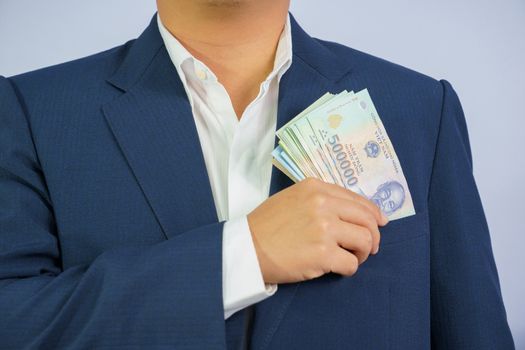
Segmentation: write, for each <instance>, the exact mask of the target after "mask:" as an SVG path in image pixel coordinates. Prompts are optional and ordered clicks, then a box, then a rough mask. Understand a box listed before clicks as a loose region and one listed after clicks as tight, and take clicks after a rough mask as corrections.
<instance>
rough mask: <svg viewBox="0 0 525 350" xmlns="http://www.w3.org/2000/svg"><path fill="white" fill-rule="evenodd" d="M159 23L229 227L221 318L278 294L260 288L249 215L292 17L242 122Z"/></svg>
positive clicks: (266, 161) (262, 178)
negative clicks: (272, 65)
mask: <svg viewBox="0 0 525 350" xmlns="http://www.w3.org/2000/svg"><path fill="white" fill-rule="evenodd" d="M157 22H158V26H159V30H160V33H161V35H162V39H163V41H164V44H165V46H166V48H167V50H168V53H169V56H170V58H171V60H172V62H173V64H174V65H175V67H176V69H177V72H178V74H179V76H180V79H181V80H182V83H183V85H184V88H185V90H186V94H187V95H188V98H189V101H190V104H191V108H192V112H193V117H194V119H195V125H196V127H197V132H198V135H199V141H200V144H201V147H202V152H203V155H204V161H205V163H206V170H207V172H208V177H209V179H210V185H211V190H212V193H213V199H214V202H215V207H216V209H217V216H218V218H219V221H226V222H225V224H224V228H223V232H222V235H223V241H222V243H223V250H222V271H223V278H222V288H223V304H224V318H225V319H226V318H228V317H230V316H231V315H232V314H234V313H235V312H237V311H239V310H241V309H243V308H245V307H247V306H249V305H252V304H254V303H257V302H259V301H261V300H263V299H265V298H267V297H269V296H271V295H273V294H274V293H275V292H276V291H277V285H276V284H265V283H264V280H263V277H262V273H261V269H260V266H259V262H258V260H257V254H256V252H255V247H254V245H253V240H252V236H251V233H250V229H249V227H248V221H247V217H246V215H247V214H249V213H250V212H251V211H252V210H253V209H255V208H256V207H257V206H258V205H259V204H260V203H262V202H263V201H264V200H265V199H266V198H268V195H269V189H270V178H271V171H272V163H271V158H272V156H271V152H272V149H273V146H274V139H275V128H276V120H277V98H278V91H279V80H280V78H281V76H282V75H283V74H284V73H285V72H286V70H287V69H288V68H289V67H290V64H291V61H292V41H291V32H290V18H288V19H287V21H286V24H285V27H284V29H283V32H282V34H281V37H280V39H279V43H278V46H277V51H276V55H275V61H274V68H273V71H272V72H271V73H270V74H269V75H268V77H267V78H266V80H265V81H264V82H262V83H261V85H260V89H259V94H258V95H257V97H256V98H255V99H254V100H253V101H252V102H251V103H250V104H249V105H248V107H247V108H246V109H245V111H244V113H243V114H242V116H241V118H240V120H239V119H237V116H236V114H235V111H234V109H233V105H232V103H231V100H230V97H229V95H228V92H227V91H226V89H225V88H224V86H223V85H222V84H221V83H220V82H219V81H218V80H217V77H216V76H215V74H214V73H213V72H212V71H211V70H210V69H209V68H208V67H207V66H206V65H205V64H204V63H203V62H201V61H199V60H198V59H197V58H195V57H194V56H192V55H191V54H190V53H189V52H188V50H186V48H185V47H184V46H183V45H182V44H181V43H180V42H179V41H178V40H177V39H176V38H175V37H174V36H173V35H172V34H171V33H170V32H169V31H168V30H167V29H166V27H164V25H163V24H162V22H161V20H160V17H159V16H157ZM174 117H175V116H174Z"/></svg>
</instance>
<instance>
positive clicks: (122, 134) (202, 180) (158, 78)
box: [103, 18, 217, 238]
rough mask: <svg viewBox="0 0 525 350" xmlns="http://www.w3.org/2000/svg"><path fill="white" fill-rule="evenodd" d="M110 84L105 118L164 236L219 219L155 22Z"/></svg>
mask: <svg viewBox="0 0 525 350" xmlns="http://www.w3.org/2000/svg"><path fill="white" fill-rule="evenodd" d="M109 81H110V83H111V84H113V85H114V86H116V87H118V88H119V89H122V90H124V91H125V92H124V94H123V95H121V96H120V97H119V98H117V99H116V100H115V101H112V102H111V103H109V104H107V105H105V106H104V107H103V112H104V115H105V117H106V120H107V122H108V124H109V126H110V128H111V130H112V132H113V134H114V136H115V138H116V140H117V142H118V144H119V145H120V147H121V149H122V152H123V153H124V155H125V157H126V159H127V161H128V163H129V166H130V167H131V169H132V171H133V173H134V175H135V177H136V179H137V181H138V183H139V184H140V187H141V188H142V190H143V192H144V195H145V197H146V198H147V200H148V202H149V204H150V206H151V208H152V210H153V212H154V214H155V216H156V218H157V220H158V221H159V223H160V225H161V227H162V229H163V231H164V233H165V235H166V237H167V238H170V237H173V236H174V235H176V234H177V233H181V232H184V231H187V230H190V229H192V228H194V227H197V226H202V225H206V224H209V223H212V222H216V221H217V216H216V210H215V206H214V201H213V196H212V192H211V188H210V183H209V179H208V176H207V171H206V166H205V163H204V158H203V155H202V150H201V146H200V143H199V137H198V134H197V130H196V127H195V122H194V119H193V115H192V111H191V106H190V104H189V101H188V98H187V96H186V93H185V90H184V87H183V85H182V82H181V80H180V79H179V77H178V74H177V71H176V69H175V67H174V65H173V63H172V62H171V60H170V58H169V55H168V53H167V50H166V49H165V47H164V46H163V43H162V39H161V37H160V33H159V32H158V29H157V25H156V21H155V18H154V19H153V20H152V22H151V24H150V26H149V27H148V28H147V29H146V31H145V32H144V33H143V34H142V35H141V37H139V38H138V39H137V40H136V42H135V43H134V44H133V46H132V47H131V48H130V51H129V53H128V56H127V57H126V59H125V60H124V62H123V64H122V66H121V68H120V69H119V70H118V71H117V72H116V74H115V75H114V76H113V77H112V78H110V80H109Z"/></svg>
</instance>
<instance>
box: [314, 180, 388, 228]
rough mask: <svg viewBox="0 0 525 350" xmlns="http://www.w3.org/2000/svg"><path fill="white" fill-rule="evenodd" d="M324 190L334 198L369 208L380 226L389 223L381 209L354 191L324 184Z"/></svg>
mask: <svg viewBox="0 0 525 350" xmlns="http://www.w3.org/2000/svg"><path fill="white" fill-rule="evenodd" d="M322 188H323V189H324V190H325V191H326V193H327V194H328V195H331V196H333V197H338V198H341V199H347V200H352V201H355V202H358V203H361V204H362V205H364V206H365V207H367V208H369V209H370V211H371V212H372V213H373V214H374V217H375V218H376V220H377V223H378V224H379V225H382V226H384V225H386V224H387V223H388V217H387V216H386V215H385V214H384V213H383V212H382V211H381V210H380V209H379V207H378V206H377V205H376V204H375V203H374V202H372V201H371V200H369V199H367V198H365V197H364V196H362V195H360V194H357V193H355V192H353V191H350V190H347V189H346V188H343V187H341V186H339V185H334V184H329V183H323V185H322Z"/></svg>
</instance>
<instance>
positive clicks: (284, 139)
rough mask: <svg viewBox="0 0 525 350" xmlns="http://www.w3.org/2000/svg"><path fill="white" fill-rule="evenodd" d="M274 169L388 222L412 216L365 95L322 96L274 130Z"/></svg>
mask: <svg viewBox="0 0 525 350" xmlns="http://www.w3.org/2000/svg"><path fill="white" fill-rule="evenodd" d="M277 137H278V139H279V144H278V146H277V148H275V150H274V151H273V152H272V155H273V164H274V165H275V166H276V167H277V168H279V169H280V170H281V171H282V172H284V173H285V174H286V175H287V176H288V177H290V178H291V179H292V180H293V181H294V182H298V181H301V180H303V179H305V178H308V177H314V178H318V179H321V180H323V181H325V182H328V183H332V184H337V185H340V186H342V187H344V188H346V189H349V190H351V191H354V192H356V193H358V194H360V195H362V196H364V197H366V198H368V199H370V200H372V201H373V202H374V203H376V204H377V206H378V207H379V208H380V209H381V210H382V211H383V213H385V214H386V215H387V216H388V218H389V219H390V220H395V219H400V218H403V217H406V216H410V215H413V214H415V210H414V205H413V203H412V197H411V195H410V191H409V188H408V184H407V181H406V179H405V176H404V175H403V170H402V169H401V164H400V163H399V160H398V158H397V155H396V152H395V150H394V147H393V146H392V142H390V138H389V137H388V135H387V133H386V130H385V128H384V126H383V123H382V121H381V119H380V117H379V114H378V113H377V110H376V108H375V106H374V103H373V102H372V99H371V97H370V95H369V93H368V90H367V89H364V90H362V91H360V92H357V93H354V92H353V91H350V92H349V91H346V90H345V91H343V92H341V93H339V94H336V95H334V94H330V93H326V94H325V95H323V96H321V97H320V98H319V99H318V100H317V101H315V102H314V103H313V104H312V105H310V106H309V107H308V108H306V109H305V110H304V111H303V112H301V113H300V114H299V115H297V116H296V117H294V118H293V119H292V120H290V122H288V123H287V124H286V125H284V126H283V127H282V128H280V129H279V130H277Z"/></svg>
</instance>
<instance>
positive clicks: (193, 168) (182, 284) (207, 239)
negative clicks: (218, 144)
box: [0, 20, 513, 350]
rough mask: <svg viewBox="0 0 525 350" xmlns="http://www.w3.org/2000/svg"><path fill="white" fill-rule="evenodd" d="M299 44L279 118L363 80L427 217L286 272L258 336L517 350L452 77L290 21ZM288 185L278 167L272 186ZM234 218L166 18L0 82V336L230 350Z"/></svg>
mask: <svg viewBox="0 0 525 350" xmlns="http://www.w3.org/2000/svg"><path fill="white" fill-rule="evenodd" d="M292 36H293V64H292V66H291V68H290V69H289V71H288V72H287V73H286V74H285V75H284V77H283V79H282V80H281V84H280V93H279V95H280V96H279V108H278V126H281V125H283V123H285V122H286V121H287V120H288V119H290V118H291V117H293V116H295V115H296V114H297V113H298V112H300V111H301V110H302V109H304V108H305V107H307V106H308V105H309V104H310V103H312V102H313V101H314V100H315V99H317V98H318V97H319V96H320V95H322V94H323V93H325V92H326V91H331V92H334V93H335V92H339V91H341V90H343V89H347V90H356V91H357V90H361V89H363V88H368V89H369V91H370V94H371V96H372V98H373V99H374V101H375V103H376V106H377V108H378V110H379V113H380V115H381V117H382V120H383V123H384V125H385V127H386V130H387V131H388V133H389V136H390V138H391V140H392V142H393V144H394V147H395V149H396V152H397V154H398V156H399V158H400V162H401V165H402V167H403V170H404V173H405V175H406V178H407V181H408V184H409V186H410V191H411V194H412V197H413V200H414V205H415V209H416V212H417V214H416V215H414V216H411V217H407V218H404V219H401V220H397V221H393V222H391V223H390V224H388V225H387V226H386V227H384V228H382V229H381V233H382V238H381V249H380V252H379V254H378V255H376V256H371V257H370V258H369V259H368V260H367V261H366V262H365V263H364V264H363V265H361V267H360V269H359V271H358V272H357V274H356V275H355V276H353V277H342V276H339V275H335V274H328V275H325V276H323V277H320V278H317V279H314V280H311V281H307V282H303V283H292V284H283V285H280V286H279V289H278V292H277V293H276V294H275V295H274V296H272V297H270V298H268V299H266V300H264V301H262V302H260V303H258V304H256V305H255V307H254V308H253V309H255V317H254V319H253V324H252V325H251V329H250V331H249V333H250V337H249V343H250V345H251V348H253V349H317V348H325V349H339V348H345V349H404V350H406V349H425V348H429V347H430V346H431V345H432V347H434V348H436V349H476V350H480V349H512V348H513V341H512V337H511V334H510V331H509V328H508V325H507V320H506V315H505V309H504V306H503V302H502V298H501V293H500V286H499V282H498V275H497V271H496V266H495V264H494V260H493V255H492V250H491V243H490V238H489V231H488V228H487V224H486V221H485V217H484V213H483V208H482V205H481V202H480V198H479V195H478V191H477V189H476V184H475V181H474V178H473V175H472V157H471V150H470V146H469V141H468V134H467V128H466V124H465V119H464V116H463V112H462V110H461V106H460V103H459V101H458V97H457V96H456V94H455V92H454V90H453V89H452V87H451V86H450V84H449V83H447V82H446V81H436V80H434V79H432V78H429V77H427V76H424V75H421V74H418V73H416V72H413V71H411V70H408V69H406V68H403V67H400V66H397V65H395V64H392V63H389V62H386V61H384V60H381V59H378V58H376V57H372V56H370V55H367V54H364V53H361V52H358V51H356V50H353V49H350V48H348V47H344V46H342V45H338V44H335V43H331V42H326V41H321V40H317V39H314V38H311V37H310V36H308V35H307V34H306V33H305V32H303V31H302V29H301V28H300V27H299V26H298V25H297V23H296V22H295V21H294V20H292ZM254 142H257V140H254ZM289 185H291V182H290V181H289V180H287V179H286V177H285V176H284V175H283V174H281V173H280V172H279V171H274V172H273V174H272V183H271V192H272V193H275V192H276V191H279V190H281V189H283V188H285V187H286V186H289ZM222 226H223V223H221V222H218V220H217V216H216V212H215V207H214V202H213V198H212V193H211V190H210V184H209V180H208V178H207V173H206V169H205V164H204V161H203V156H202V152H201V149H200V144H199V140H198V135H197V132H196V129H195V125H194V120H193V117H192V113H191V109H190V105H189V103H188V99H187V96H186V95H185V91H184V88H183V86H182V84H181V82H180V80H179V78H178V75H177V72H176V70H175V68H174V66H173V64H172V62H171V61H170V58H169V57H168V54H167V51H166V48H165V47H164V45H163V42H162V39H161V37H160V35H159V32H158V29H157V25H156V22H155V21H152V23H151V24H150V25H149V27H148V28H147V29H146V30H145V32H144V33H143V34H142V35H141V36H140V37H139V38H138V39H137V40H134V41H130V42H128V43H126V44H125V45H123V46H120V47H116V48H114V49H111V50H108V51H105V52H102V53H99V54H96V55H94V56H90V57H87V58H83V59H80V60H76V61H73V62H69V63H65V64H61V65H58V66H54V67H49V68H45V69H41V70H38V71H34V72H31V73H26V74H22V75H19V76H15V77H11V78H9V79H6V78H0V348H2V349H15V348H23V347H27V348H45V349H58V348H79V349H92V348H99V347H100V348H102V347H120V348H128V349H130V348H147V349H157V348H162V349H168V348H170V349H171V348H184V349H190V348H191V349H224V348H226V343H227V341H228V344H230V345H231V344H234V343H235V342H236V339H235V337H236V334H238V333H239V332H237V333H236V331H235V330H234V331H228V322H230V319H229V320H228V321H227V322H225V321H224V314H223V305H222V284H221V283H222V282H221V278H222V276H221V263H222V258H221V252H222V246H221V244H222V237H221V233H222ZM239 315H242V311H241V312H239ZM236 317H237V316H235V315H234V317H233V318H232V320H233V321H231V322H234V321H235V319H236ZM232 329H233V328H232ZM237 331H238V329H237Z"/></svg>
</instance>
